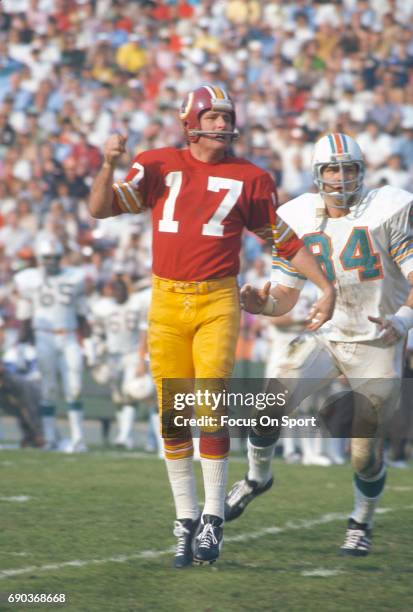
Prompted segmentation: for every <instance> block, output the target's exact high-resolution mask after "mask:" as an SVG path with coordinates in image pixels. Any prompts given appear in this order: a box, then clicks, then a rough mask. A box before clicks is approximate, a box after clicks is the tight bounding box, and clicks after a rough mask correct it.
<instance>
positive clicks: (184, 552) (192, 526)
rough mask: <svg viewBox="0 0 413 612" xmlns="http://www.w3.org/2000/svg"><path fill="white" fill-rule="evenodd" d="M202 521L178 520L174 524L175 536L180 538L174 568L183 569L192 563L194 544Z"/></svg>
mask: <svg viewBox="0 0 413 612" xmlns="http://www.w3.org/2000/svg"><path fill="white" fill-rule="evenodd" d="M199 521H200V519H199V518H198V519H195V520H192V519H177V520H176V521H175V522H174V536H175V537H176V538H178V541H177V543H176V551H175V557H174V567H175V568H177V569H182V568H183V567H187V566H188V565H191V563H192V558H193V554H192V544H193V539H194V537H195V534H196V531H197V529H198V526H199Z"/></svg>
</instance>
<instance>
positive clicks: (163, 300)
mask: <svg viewBox="0 0 413 612" xmlns="http://www.w3.org/2000/svg"><path fill="white" fill-rule="evenodd" d="M239 323H240V306H239V292H238V287H237V283H236V279H235V277H229V278H224V279H216V280H208V281H200V282H184V281H172V280H166V279H161V278H158V277H156V276H155V277H154V278H153V293H152V304H151V309H150V313H149V352H150V358H151V369H152V375H153V378H154V381H155V384H156V387H157V391H158V402H159V411H160V415H161V422H163V423H164V424H165V419H162V416H165V412H166V411H168V412H169V411H172V410H173V409H174V393H172V392H169V390H166V387H167V386H166V385H165V384H164V388H162V387H163V385H162V381H163V379H189V380H188V381H187V382H186V383H183V384H182V383H180V384H179V391H181V392H182V391H184V392H194V391H196V390H197V389H201V390H204V389H205V388H206V387H207V388H208V390H209V391H216V390H222V388H223V381H222V380H220V379H225V378H230V377H231V374H232V370H233V367H234V360H235V347H236V342H237V338H238V333H239ZM193 379H209V380H208V381H205V380H203V381H202V380H196V381H195V385H194V380H193ZM169 388H171V389H172V388H173V384H172V386H171V387H170V386H169V385H168V389H169ZM194 412H195V415H196V416H197V417H199V416H202V415H211V414H212V413H211V407H210V406H208V405H205V404H202V403H201V404H200V403H197V404H196V405H195V406H194ZM174 413H176V411H174ZM223 413H225V407H222V406H220V407H219V408H217V409H216V410H215V411H214V412H213V415H214V417H216V419H217V423H218V425H217V426H214V425H211V426H210V427H208V426H206V427H201V429H202V431H205V432H213V431H217V429H220V427H221V426H220V424H219V423H220V420H219V418H218V417H219V416H220V415H221V414H223ZM185 414H188V411H185ZM162 434H163V436H164V437H170V432H167V431H165V425H164V426H163V430H162Z"/></svg>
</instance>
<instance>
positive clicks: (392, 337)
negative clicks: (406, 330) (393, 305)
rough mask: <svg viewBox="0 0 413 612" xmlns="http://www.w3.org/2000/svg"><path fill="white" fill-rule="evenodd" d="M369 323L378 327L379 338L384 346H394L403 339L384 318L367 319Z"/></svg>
mask: <svg viewBox="0 0 413 612" xmlns="http://www.w3.org/2000/svg"><path fill="white" fill-rule="evenodd" d="M369 321H371V322H372V323H375V324H376V325H378V326H379V328H380V334H379V338H380V340H383V343H384V344H387V345H390V344H395V343H396V342H398V341H399V340H400V338H402V337H403V336H402V335H401V334H400V333H399V332H398V331H397V329H395V328H394V327H393V325H392V322H391V321H389V319H386V317H369Z"/></svg>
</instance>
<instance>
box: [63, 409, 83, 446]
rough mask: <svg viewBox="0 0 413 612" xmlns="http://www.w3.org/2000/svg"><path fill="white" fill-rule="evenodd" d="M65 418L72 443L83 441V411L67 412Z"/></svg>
mask: <svg viewBox="0 0 413 612" xmlns="http://www.w3.org/2000/svg"><path fill="white" fill-rule="evenodd" d="M67 416H68V419H69V425H70V436H71V438H72V442H73V443H74V444H76V442H80V441H81V440H83V438H84V436H83V410H68V412H67Z"/></svg>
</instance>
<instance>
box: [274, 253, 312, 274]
mask: <svg viewBox="0 0 413 612" xmlns="http://www.w3.org/2000/svg"><path fill="white" fill-rule="evenodd" d="M272 269H273V270H281V271H282V272H284V274H288V275H289V276H294V277H295V278H301V279H302V280H305V276H302V275H301V274H299V273H298V272H296V271H295V269H294V268H293V267H292V266H290V264H289V263H288V262H287V261H286V260H285V259H281V257H276V256H274V257H273V258H272Z"/></svg>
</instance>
